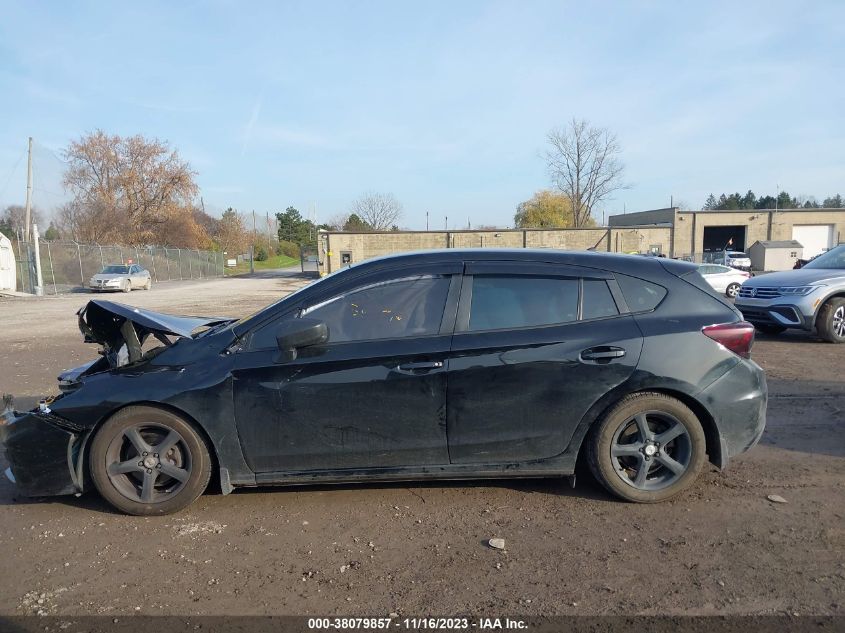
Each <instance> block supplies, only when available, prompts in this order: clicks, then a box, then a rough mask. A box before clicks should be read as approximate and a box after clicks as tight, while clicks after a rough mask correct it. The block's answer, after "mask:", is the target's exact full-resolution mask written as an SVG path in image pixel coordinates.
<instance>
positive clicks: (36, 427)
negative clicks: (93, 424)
mask: <svg viewBox="0 0 845 633" xmlns="http://www.w3.org/2000/svg"><path fill="white" fill-rule="evenodd" d="M88 433H89V431H88V430H87V429H84V428H82V427H80V426H78V425H76V424H74V423H72V422H69V421H68V420H65V419H63V418H59V417H58V416H55V415H53V414H51V413H49V412H42V411H29V412H27V413H23V414H20V415H17V416H15V417H13V418H12V419H11V420H10V421H9V423H8V424H4V425H2V426H0V439H2V443H3V446H4V449H5V454H6V461H7V462H8V463H9V470H10V473H9V474H11V477H10V479H12V480H13V481H14V483H15V485H16V486H17V488H18V490H19V491H20V492H21V493H22V494H24V495H26V496H28V497H44V496H52V495H67V494H74V493H78V492H82V489H83V482H82V468H81V464H79V463H78V462H79V455H80V454H81V451H80V448H81V446H82V444H83V442H84V441H85V440H86V438H87V435H88Z"/></svg>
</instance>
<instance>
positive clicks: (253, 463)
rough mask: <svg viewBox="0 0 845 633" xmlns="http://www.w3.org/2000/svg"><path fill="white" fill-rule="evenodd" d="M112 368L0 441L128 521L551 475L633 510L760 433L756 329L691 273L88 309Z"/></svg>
mask: <svg viewBox="0 0 845 633" xmlns="http://www.w3.org/2000/svg"><path fill="white" fill-rule="evenodd" d="M78 316H79V324H80V329H81V330H82V333H83V334H84V335H85V337H86V340H88V341H90V342H95V343H98V344H99V345H101V346H102V348H103V349H102V352H101V353H102V356H101V357H100V358H99V359H98V360H96V361H94V362H92V363H89V364H88V365H85V366H83V367H79V368H77V369H75V370H71V371H69V372H66V373H65V374H63V375H62V376H60V388H61V393H60V395H59V396H58V397H56V398H54V399H52V400H50V401H48V402H45V403H42V405H41V406H40V408H39V409H36V410H33V411H30V412H27V413H22V414H17V415H16V417H14V418H13V419H12V420H11V422H10V423H9V424H8V425H6V426H5V429H4V430H3V435H4V443H5V449H6V455H7V458H8V461H9V463H10V465H11V468H10V469H9V470H8V471H7V475H8V476H9V477H10V478H11V479H13V480H14V481H16V483H17V485H18V487H19V489H20V490H21V491H22V492H23V493H25V494H28V495H52V494H68V493H77V492H81V491H83V490H87V489H88V488H89V487H91V485H93V486H94V487H96V489H97V490H98V491H99V493H100V494H101V495H102V496H103V497H104V498H105V499H106V500H108V501H109V502H110V503H111V504H112V505H114V506H115V507H116V508H118V509H120V510H122V511H124V512H128V513H131V514H139V515H144V514H164V513H169V512H174V511H177V510H180V509H182V508H184V507H185V506H187V505H188V504H190V503H191V502H192V501H194V499H196V498H197V496H199V495H200V494H202V492H203V491H204V490H205V489H206V487H207V486H208V484H209V481H210V479H211V477H212V476H215V477H216V479H217V480H218V481H219V485H220V487H221V489H222V491H223V493H224V494H226V493H229V492H231V491H232V490H233V489H234V488H238V487H243V486H262V485H271V484H302V483H312V482H314V483H316V482H320V483H326V482H354V481H364V480H420V479H469V478H514V477H558V476H566V475H571V474H572V473H573V472H574V469H575V464H576V461H577V460H578V458H579V455H583V457H584V458H585V462H586V463H587V464H589V467H590V468H591V470H592V472H593V474H594V475H595V477H596V478H597V479H598V480H599V481H600V482H601V483H602V484H603V485H604V486H605V487H606V488H607V489H608V490H609V491H610V492H612V493H613V494H615V495H617V496H619V497H621V498H623V499H627V500H629V501H639V502H656V501H662V500H664V499H668V498H670V497H672V496H674V495H677V494H678V493H680V492H681V491H683V490H684V489H686V488H688V487H689V486H690V485H691V484H692V483H693V481H694V480H695V478H696V476H697V475H698V473H699V472H700V470H701V468H702V467H703V465H704V463H705V462H706V461H707V459H708V458H709V460H710V461H711V462H713V463H714V464H716V465H717V466H718V467H720V468H723V467H725V466H726V464H727V462H728V460H729V459H730V458H731V457H733V456H735V455H737V454H739V453H741V452H743V451H745V450H748V449H749V448H750V447H751V446H753V445H754V444H755V443H756V442H757V440H758V439H759V438H760V435H761V434H762V432H763V427H764V424H765V408H766V382H765V377H764V374H763V371H762V370H761V369H760V367H759V366H757V365H756V364H755V363H754V362H753V361H751V360H750V359H749V351H750V349H751V345H752V342H753V337H754V329H753V327H752V326H751V325H750V324H748V323H745V322H743V321H742V317H741V315H740V313H739V312H737V311H736V310H735V309H734V308H733V307H732V306H731V305H730V304H728V303H726V302H725V301H723V300H722V299H721V298H720V297H718V296H716V295H715V294H713V293H712V292H711V291H710V288H709V286H708V285H707V284H706V282H704V281H703V280H702V278H701V277H700V276H699V274H698V273H697V272H696V267H695V266H694V265H691V264H686V263H683V262H676V261H672V260H666V259H659V258H644V257H632V256H625V255H611V254H598V253H589V252H566V251H553V250H513V251H508V250H492V249H490V250H488V249H483V250H455V249H450V250H443V251H427V252H415V253H408V254H402V255H397V256H391V257H384V258H380V259H373V260H370V261H367V262H364V263H361V264H358V265H355V266H351V267H348V268H344V269H342V270H340V271H338V272H336V273H334V274H332V275H329V276H327V277H325V278H323V279H321V280H319V281H317V282H315V283H313V284H311V285H309V286H306V287H305V288H303V289H301V290H299V291H298V292H295V293H293V294H291V295H289V296H287V297H285V298H284V299H282V300H280V301H278V302H277V303H275V304H273V305H271V306H269V307H267V308H266V309H264V310H262V311H261V312H258V313H257V314H254V315H253V316H250V317H248V318H245V319H242V320H232V319H223V318H202V317H177V316H171V315H165V314H158V313H154V312H148V311H145V310H141V309H138V308H132V307H129V306H124V305H120V304H117V303H112V302H109V301H100V300H95V301H91V302H89V303H88V304H87V305H86V306H85V307H84V308H83V309H82V310H80V311H79V315H78Z"/></svg>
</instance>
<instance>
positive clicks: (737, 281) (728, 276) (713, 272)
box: [698, 264, 751, 298]
mask: <svg viewBox="0 0 845 633" xmlns="http://www.w3.org/2000/svg"><path fill="white" fill-rule="evenodd" d="M698 273H699V274H700V275H701V276H702V277H704V281H706V282H707V283H708V284H710V285H711V286H712V287H713V290H715V291H716V292H720V293H724V294H725V295H726V296H728V297H732V298H735V297H736V296H737V295H738V294H739V289H740V287H741V286H742V284H743V283H745V281H746V280H747V279H748V278H749V277H751V273H748V272H745V271H744V270H739V269H737V268H731V267H730V266H722V265H721V264H702V265H701V266H699V267H698Z"/></svg>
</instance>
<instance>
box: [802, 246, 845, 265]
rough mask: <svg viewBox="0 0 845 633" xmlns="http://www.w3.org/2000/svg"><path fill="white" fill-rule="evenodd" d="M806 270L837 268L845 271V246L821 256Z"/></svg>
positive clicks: (810, 263)
mask: <svg viewBox="0 0 845 633" xmlns="http://www.w3.org/2000/svg"><path fill="white" fill-rule="evenodd" d="M804 268H835V269H839V270H845V244H843V245H842V246H837V247H836V248H834V249H831V250H829V251H828V252H826V253H825V254H824V255H819V256H818V257H816V258H815V259H814V260H813V261H811V262H809V263H808V264H807V265H806V266H804Z"/></svg>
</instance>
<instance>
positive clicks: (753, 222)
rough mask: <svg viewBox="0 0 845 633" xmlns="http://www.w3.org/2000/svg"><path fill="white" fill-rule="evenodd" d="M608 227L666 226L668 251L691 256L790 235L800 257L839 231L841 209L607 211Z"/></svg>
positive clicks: (843, 225) (828, 243)
mask: <svg viewBox="0 0 845 633" xmlns="http://www.w3.org/2000/svg"><path fill="white" fill-rule="evenodd" d="M609 224H610V226H611V227H612V228H622V227H625V226H644V225H651V226H665V227H669V228H671V233H672V243H671V245H670V247H669V249H668V252H669V256H670V257H682V258H685V257H694V256H696V255H698V254H702V253H713V252H717V251H722V250H735V251H745V250H746V249H747V248H749V247H750V246H751V245H752V244H754V242H758V241H759V242H771V241H784V240H795V241H797V242H799V243H800V244H801V246H802V247H803V253H804V254H803V256H804V258H805V259H809V258H810V257H814V256H816V255H818V254H819V253H823V252H824V251H826V250H828V249H829V248H831V247H833V246H836V245H837V244H839V243H840V242H841V241H842V239H843V237H845V209H787V210H776V209H744V210H736V211H734V210H731V211H714V210H702V211H681V210H680V209H678V208H669V209H656V210H653V211H639V212H636V213H628V214H624V215H612V216H610V222H609Z"/></svg>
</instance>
